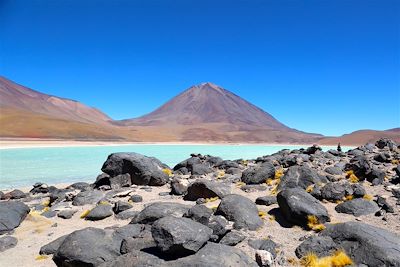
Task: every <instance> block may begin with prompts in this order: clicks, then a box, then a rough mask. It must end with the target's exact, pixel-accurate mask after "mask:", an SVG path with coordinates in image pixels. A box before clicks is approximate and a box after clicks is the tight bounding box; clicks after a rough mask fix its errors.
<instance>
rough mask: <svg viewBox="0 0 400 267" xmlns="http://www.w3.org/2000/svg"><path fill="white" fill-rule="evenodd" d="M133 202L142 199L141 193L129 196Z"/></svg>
mask: <svg viewBox="0 0 400 267" xmlns="http://www.w3.org/2000/svg"><path fill="white" fill-rule="evenodd" d="M129 199H130V200H131V201H132V202H133V203H138V202H142V201H143V197H142V196H141V195H132V196H131V197H130V198H129Z"/></svg>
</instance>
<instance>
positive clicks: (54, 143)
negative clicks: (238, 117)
mask: <svg viewBox="0 0 400 267" xmlns="http://www.w3.org/2000/svg"><path fill="white" fill-rule="evenodd" d="M122 145H254V146H260V145H272V146H294V145H296V146H302V147H309V146H311V145H313V144H283V143H229V142H218V143H214V142H208V143H206V142H122V141H121V142H115V141H77V140H56V139H34V138H32V139H18V138H9V139H5V138H2V139H0V149H9V148H32V147H79V146H122ZM332 147H333V148H336V147H335V146H332Z"/></svg>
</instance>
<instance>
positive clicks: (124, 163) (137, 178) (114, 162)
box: [101, 153, 169, 186]
mask: <svg viewBox="0 0 400 267" xmlns="http://www.w3.org/2000/svg"><path fill="white" fill-rule="evenodd" d="M165 167H166V165H165V164H163V163H161V162H160V161H159V160H157V159H155V158H151V157H146V156H144V155H141V154H138V153H113V154H111V155H109V156H108V158H107V160H106V162H104V164H103V167H102V168H101V170H102V171H103V172H105V173H107V174H108V175H110V176H111V177H116V176H118V175H121V174H129V175H130V177H131V182H132V184H137V185H155V186H161V185H164V184H166V183H167V182H168V180H169V176H168V175H167V174H166V173H164V172H163V171H162V170H163V169H164V168H165ZM111 179H112V178H111Z"/></svg>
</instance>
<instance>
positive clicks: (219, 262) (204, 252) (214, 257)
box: [170, 242, 258, 267]
mask: <svg viewBox="0 0 400 267" xmlns="http://www.w3.org/2000/svg"><path fill="white" fill-rule="evenodd" d="M170 263H171V266H174V267H184V266H185V267H188V266H195V267H211V266H212V267H257V266H258V265H257V263H256V262H255V261H254V260H253V259H252V258H250V257H249V256H247V255H246V254H245V253H244V252H243V251H241V250H240V249H237V248H235V247H231V246H226V245H222V244H215V243H212V242H208V243H207V244H206V245H205V246H204V247H203V248H202V249H200V250H199V251H198V252H197V253H196V254H194V255H191V256H188V257H185V258H182V259H179V260H176V261H172V262H170Z"/></svg>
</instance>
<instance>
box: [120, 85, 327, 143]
mask: <svg viewBox="0 0 400 267" xmlns="http://www.w3.org/2000/svg"><path fill="white" fill-rule="evenodd" d="M118 124H119V125H125V126H134V127H148V128H152V127H154V129H155V130H156V129H159V128H163V129H165V130H168V132H169V133H173V134H174V135H175V136H176V137H177V139H178V140H181V141H205V140H219V141H240V142H290V143H291V142H313V141H315V140H318V139H319V138H320V137H322V136H321V135H317V134H308V133H304V132H301V131H298V130H295V129H292V128H289V127H288V126H286V125H284V124H282V123H281V122H279V121H278V120H276V119H275V118H274V117H273V116H271V115H270V114H268V113H267V112H265V111H263V110H261V109H260V108H258V107H256V106H254V105H253V104H251V103H249V102H247V101H246V100H244V99H242V98H240V97H239V96H237V95H235V94H233V93H231V92H230V91H228V90H225V89H223V88H221V87H219V86H217V85H215V84H212V83H202V84H200V85H196V86H192V87H190V88H189V89H187V90H186V91H184V92H183V93H181V94H179V95H178V96H176V97H174V98H173V99H171V100H170V101H168V102H167V103H165V104H164V105H162V106H161V107H160V108H158V109H157V110H155V111H153V112H151V113H149V114H147V115H144V116H142V117H140V118H136V119H128V120H123V121H120V122H118Z"/></svg>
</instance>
